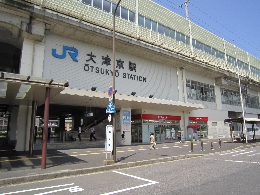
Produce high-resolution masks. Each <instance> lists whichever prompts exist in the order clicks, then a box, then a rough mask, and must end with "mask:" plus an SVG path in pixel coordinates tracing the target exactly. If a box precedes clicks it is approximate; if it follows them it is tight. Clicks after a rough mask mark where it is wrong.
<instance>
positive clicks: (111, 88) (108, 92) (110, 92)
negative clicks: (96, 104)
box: [107, 86, 114, 97]
mask: <svg viewBox="0 0 260 195" xmlns="http://www.w3.org/2000/svg"><path fill="white" fill-rule="evenodd" d="M113 94H114V88H113V87H112V86H110V87H109V88H108V90H107V95H108V96H109V97H111V96H112V95H113Z"/></svg>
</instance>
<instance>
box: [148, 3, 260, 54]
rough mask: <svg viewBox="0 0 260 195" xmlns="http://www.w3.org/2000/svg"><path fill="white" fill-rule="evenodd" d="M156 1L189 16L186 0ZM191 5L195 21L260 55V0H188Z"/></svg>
mask: <svg viewBox="0 0 260 195" xmlns="http://www.w3.org/2000/svg"><path fill="white" fill-rule="evenodd" d="M153 1H154V2H155V3H157V4H159V5H161V6H163V7H166V8H168V9H170V10H171V11H173V12H175V13H176V14H178V15H181V16H182V17H186V13H185V6H184V2H185V1H186V0H153ZM181 5H183V6H182V7H180V6H181ZM188 7H189V18H190V20H191V21H192V22H193V23H195V24H197V25H199V26H201V27H203V28H205V29H207V30H208V31H210V32H212V33H214V34H215V35H217V36H219V37H221V38H224V39H225V40H226V41H228V42H230V43H232V44H234V45H236V46H237V47H239V48H240V49H242V50H243V51H245V52H248V53H249V54H251V55H253V56H255V57H256V58H258V59H260V0H189V2H188Z"/></svg>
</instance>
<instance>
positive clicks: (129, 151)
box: [127, 150, 135, 152]
mask: <svg viewBox="0 0 260 195" xmlns="http://www.w3.org/2000/svg"><path fill="white" fill-rule="evenodd" d="M127 151H128V152H134V151H135V150H127Z"/></svg>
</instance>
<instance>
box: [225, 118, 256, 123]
mask: <svg viewBox="0 0 260 195" xmlns="http://www.w3.org/2000/svg"><path fill="white" fill-rule="evenodd" d="M224 122H227V123H231V122H232V123H243V122H244V118H243V117H239V118H229V119H225V120H224ZM245 123H249V124H256V123H260V119H259V118H245Z"/></svg>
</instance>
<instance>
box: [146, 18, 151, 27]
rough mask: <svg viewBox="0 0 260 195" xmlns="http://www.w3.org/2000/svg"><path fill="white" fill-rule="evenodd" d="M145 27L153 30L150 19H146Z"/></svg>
mask: <svg viewBox="0 0 260 195" xmlns="http://www.w3.org/2000/svg"><path fill="white" fill-rule="evenodd" d="M145 27H146V28H148V29H151V20H150V19H148V18H145Z"/></svg>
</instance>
